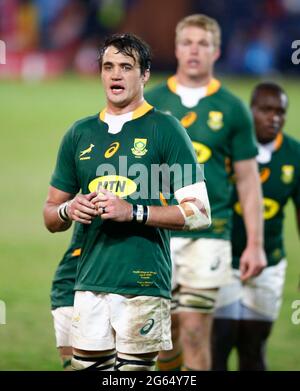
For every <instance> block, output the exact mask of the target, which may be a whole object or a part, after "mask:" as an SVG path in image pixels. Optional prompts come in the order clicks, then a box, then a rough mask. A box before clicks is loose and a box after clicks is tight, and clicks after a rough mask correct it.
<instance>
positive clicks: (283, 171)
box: [232, 133, 300, 268]
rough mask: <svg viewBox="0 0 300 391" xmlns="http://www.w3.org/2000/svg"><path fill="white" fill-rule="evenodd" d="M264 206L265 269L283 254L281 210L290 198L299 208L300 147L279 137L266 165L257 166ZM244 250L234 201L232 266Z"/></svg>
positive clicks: (244, 239) (236, 203)
mask: <svg viewBox="0 0 300 391" xmlns="http://www.w3.org/2000/svg"><path fill="white" fill-rule="evenodd" d="M259 170H260V178H261V183H262V190H263V203H264V240H265V251H266V255H267V259H268V266H272V265H276V264H277V263H278V262H279V261H280V260H281V259H282V258H283V257H285V255H286V252H285V248H284V241H283V220H284V207H285V205H286V203H287V201H288V200H289V198H291V199H292V200H293V202H294V204H295V206H296V207H298V208H299V207H300V143H299V142H298V141H296V140H295V139H293V138H292V137H290V136H287V135H286V134H285V135H282V133H280V134H279V135H278V136H277V139H276V147H275V151H274V152H273V153H272V158H271V160H270V162H269V163H265V164H261V163H260V164H259ZM245 246H246V232H245V227H244V224H243V219H242V218H241V207H240V204H239V203H238V202H237V198H236V193H235V197H234V214H233V230H232V253H233V266H234V267H235V268H238V267H239V258H240V256H241V254H242V252H243V250H244V249H245Z"/></svg>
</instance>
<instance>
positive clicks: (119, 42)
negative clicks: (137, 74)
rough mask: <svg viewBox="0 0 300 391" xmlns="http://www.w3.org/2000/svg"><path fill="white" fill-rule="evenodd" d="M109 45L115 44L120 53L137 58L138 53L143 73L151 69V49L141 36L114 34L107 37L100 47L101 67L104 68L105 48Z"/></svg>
mask: <svg viewBox="0 0 300 391" xmlns="http://www.w3.org/2000/svg"><path fill="white" fill-rule="evenodd" d="M109 46H114V47H115V48H116V49H117V50H118V53H122V54H124V55H125V56H129V57H131V58H133V59H134V61H135V60H136V54H137V55H138V62H139V65H140V67H141V73H142V74H144V73H145V71H148V70H150V67H151V49H150V47H149V45H148V44H147V43H146V42H145V41H143V40H142V39H141V38H139V37H138V36H136V35H134V34H130V33H126V34H113V35H111V36H110V37H108V38H106V39H105V41H104V43H103V45H102V46H101V48H100V53H99V58H98V60H99V68H100V71H101V69H102V60H103V55H104V52H105V50H106V49H107V48H108V47H109Z"/></svg>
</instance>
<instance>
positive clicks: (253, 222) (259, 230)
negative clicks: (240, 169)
mask: <svg viewBox="0 0 300 391" xmlns="http://www.w3.org/2000/svg"><path fill="white" fill-rule="evenodd" d="M237 190H238V195H239V200H240V204H241V207H242V211H243V218H244V224H245V227H246V232H247V246H263V244H264V243H263V241H264V239H263V215H262V213H263V211H262V193H261V186H260V180H259V176H258V173H257V172H250V173H248V175H245V176H244V177H243V178H242V179H241V180H239V181H238V182H237Z"/></svg>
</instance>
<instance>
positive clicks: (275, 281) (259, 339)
mask: <svg viewBox="0 0 300 391" xmlns="http://www.w3.org/2000/svg"><path fill="white" fill-rule="evenodd" d="M287 107H288V98H287V95H286V93H285V91H284V90H283V89H282V88H281V87H280V86H279V85H277V84H273V83H261V84H258V85H257V86H256V88H255V89H254V91H253V93H252V98H251V109H252V113H253V116H254V121H255V130H256V137H257V141H258V147H259V154H258V156H257V161H258V163H259V173H260V180H261V183H262V188H263V197H264V198H263V204H264V220H265V225H264V227H265V228H264V243H265V251H266V254H267V259H268V266H267V268H266V269H265V270H264V271H263V272H262V273H261V274H260V275H259V276H258V277H255V278H251V279H249V280H248V281H241V280H240V272H239V271H238V268H239V263H240V260H241V256H242V254H243V251H244V248H245V246H246V232H245V226H244V224H243V219H242V209H241V205H240V203H239V202H238V200H237V198H236V194H235V200H234V218H233V230H232V252H233V266H234V269H235V273H234V275H235V279H234V282H233V283H232V284H230V285H228V286H224V287H223V288H222V289H221V291H220V295H219V297H218V302H217V310H216V313H215V320H214V327H213V369H215V370H227V361H228V357H229V354H230V352H231V350H232V348H233V347H236V348H237V351H238V359H239V369H240V370H266V369H267V364H266V342H267V339H268V337H269V336H270V333H271V330H272V326H273V323H274V321H275V320H276V319H277V317H278V313H279V310H280V306H281V300H282V291H283V286H284V280H285V269H286V265H287V263H286V252H285V248H284V243H283V220H284V208H285V206H286V204H287V202H288V200H289V199H292V201H293V203H294V205H295V209H296V219H297V223H298V232H299V234H300V143H299V142H298V141H297V140H295V139H293V138H292V137H290V136H288V135H286V134H284V133H283V127H284V123H285V116H286V111H287Z"/></svg>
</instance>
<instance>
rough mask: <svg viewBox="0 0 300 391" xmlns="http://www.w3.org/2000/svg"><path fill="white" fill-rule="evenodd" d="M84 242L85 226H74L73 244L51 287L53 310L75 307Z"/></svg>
mask: <svg viewBox="0 0 300 391" xmlns="http://www.w3.org/2000/svg"><path fill="white" fill-rule="evenodd" d="M82 242H83V225H82V224H80V223H75V224H74V230H73V234H72V238H71V242H70V244H69V247H68V249H67V251H66V252H65V253H64V255H63V257H62V260H61V261H60V262H59V264H58V267H57V269H56V271H55V274H54V278H53V281H52V287H51V294H50V298H51V308H52V309H55V308H58V307H66V306H73V303H74V285H75V277H76V270H77V265H78V259H79V256H80V254H81V246H82Z"/></svg>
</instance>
